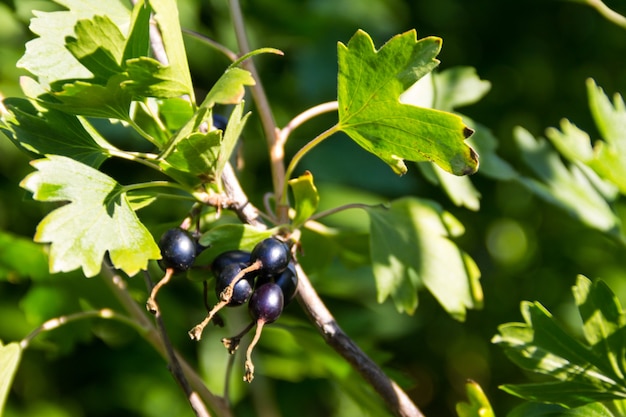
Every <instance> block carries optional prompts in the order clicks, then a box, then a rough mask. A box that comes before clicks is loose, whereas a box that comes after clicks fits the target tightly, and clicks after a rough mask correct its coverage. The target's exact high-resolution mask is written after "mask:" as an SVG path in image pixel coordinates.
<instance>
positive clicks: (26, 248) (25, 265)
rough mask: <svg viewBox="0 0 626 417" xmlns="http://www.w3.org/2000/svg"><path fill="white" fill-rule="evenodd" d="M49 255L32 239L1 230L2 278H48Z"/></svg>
mask: <svg viewBox="0 0 626 417" xmlns="http://www.w3.org/2000/svg"><path fill="white" fill-rule="evenodd" d="M49 276H50V275H49V272H48V256H47V255H46V253H45V250H44V247H43V246H42V245H39V244H37V243H34V242H33V241H32V239H27V238H24V237H21V236H17V235H13V234H11V233H8V232H4V231H0V280H10V281H16V280H17V279H19V278H30V279H33V280H43V279H46V278H48V277H49Z"/></svg>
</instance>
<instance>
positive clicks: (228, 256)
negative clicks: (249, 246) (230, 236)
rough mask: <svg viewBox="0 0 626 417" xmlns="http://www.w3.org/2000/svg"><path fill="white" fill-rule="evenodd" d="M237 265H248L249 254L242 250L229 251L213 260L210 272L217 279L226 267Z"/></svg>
mask: <svg viewBox="0 0 626 417" xmlns="http://www.w3.org/2000/svg"><path fill="white" fill-rule="evenodd" d="M239 263H242V264H246V265H248V264H250V252H246V251H243V250H229V251H226V252H223V253H221V254H219V255H217V256H216V257H215V259H213V262H212V263H211V271H212V272H213V274H214V275H215V276H216V277H217V276H218V275H219V274H220V272H222V270H223V269H224V268H225V267H226V266H227V265H230V264H239Z"/></svg>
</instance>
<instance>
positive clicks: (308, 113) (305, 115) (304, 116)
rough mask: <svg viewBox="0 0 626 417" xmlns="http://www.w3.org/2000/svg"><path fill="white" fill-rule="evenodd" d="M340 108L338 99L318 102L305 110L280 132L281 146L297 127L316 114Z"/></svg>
mask: <svg viewBox="0 0 626 417" xmlns="http://www.w3.org/2000/svg"><path fill="white" fill-rule="evenodd" d="M338 108H339V103H338V102H337V101H329V102H326V103H322V104H318V105H317V106H314V107H311V108H309V109H307V110H305V111H303V112H302V113H300V114H299V115H297V116H296V117H294V118H293V119H291V120H290V121H289V123H287V124H286V125H285V127H283V128H282V129H281V130H280V133H279V134H278V140H279V141H280V144H281V146H283V147H284V146H285V144H286V143H287V139H288V138H289V135H291V133H292V132H293V131H294V130H296V128H298V127H300V126H301V125H302V124H304V123H305V122H307V121H309V120H311V119H312V118H313V117H315V116H319V115H320V114H323V113H328V112H331V111H335V110H337V109H338Z"/></svg>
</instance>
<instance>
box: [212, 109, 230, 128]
mask: <svg viewBox="0 0 626 417" xmlns="http://www.w3.org/2000/svg"><path fill="white" fill-rule="evenodd" d="M227 124H228V119H227V118H226V117H224V116H222V115H221V114H218V113H213V127H214V128H216V129H220V130H222V131H224V130H226V125H227Z"/></svg>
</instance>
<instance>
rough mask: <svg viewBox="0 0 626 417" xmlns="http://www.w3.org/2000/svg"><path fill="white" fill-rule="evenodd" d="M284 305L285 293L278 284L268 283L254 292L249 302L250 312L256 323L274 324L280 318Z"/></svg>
mask: <svg viewBox="0 0 626 417" xmlns="http://www.w3.org/2000/svg"><path fill="white" fill-rule="evenodd" d="M284 304H285V300H284V296H283V291H282V290H281V289H280V287H279V286H278V285H277V284H275V283H273V282H268V283H267V284H263V285H261V286H260V287H259V288H257V289H256V290H254V292H253V293H252V297H250V301H249V302H248V310H249V311H250V315H251V316H252V318H253V319H254V320H255V321H257V322H259V321H262V322H264V323H272V322H274V321H276V320H277V319H278V317H280V314H281V313H282V312H283V307H284Z"/></svg>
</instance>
